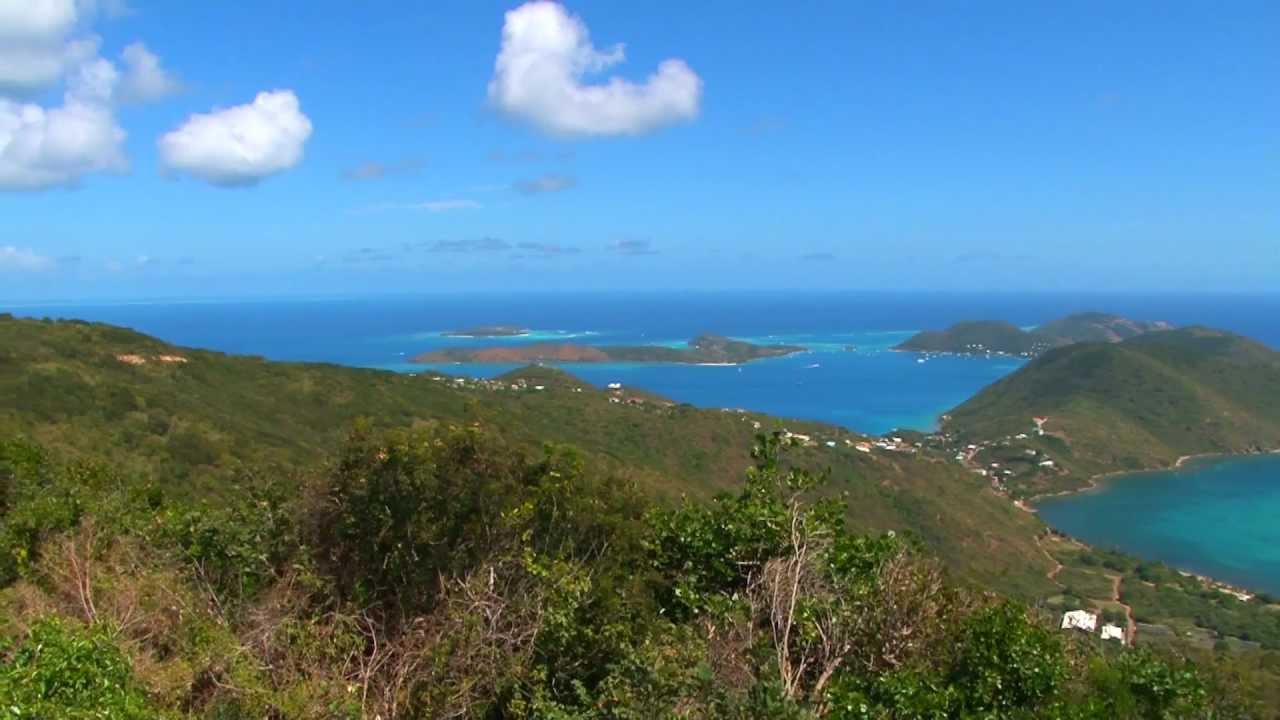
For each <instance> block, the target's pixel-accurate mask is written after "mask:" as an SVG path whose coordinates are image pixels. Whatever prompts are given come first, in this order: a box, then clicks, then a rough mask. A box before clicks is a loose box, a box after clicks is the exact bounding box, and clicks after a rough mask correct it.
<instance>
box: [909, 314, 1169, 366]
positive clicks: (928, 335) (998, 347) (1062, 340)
mask: <svg viewBox="0 0 1280 720" xmlns="http://www.w3.org/2000/svg"><path fill="white" fill-rule="evenodd" d="M1168 329H1170V326H1169V325H1168V324H1167V323H1162V322H1142V321H1138V320H1129V319H1128V318H1123V317H1120V316H1118V315H1108V314H1106V313H1078V314H1076V315H1069V316H1067V317H1065V318H1062V319H1059V320H1054V321H1053V322H1050V323H1046V324H1044V325H1042V326H1040V327H1038V328H1036V329H1034V330H1023V329H1022V328H1019V327H1017V326H1016V325H1012V324H1010V323H1006V322H997V321H976V322H962V323H957V324H955V325H952V326H951V327H950V328H947V329H946V330H941V331H932V330H931V331H925V332H921V333H918V334H916V335H914V336H912V337H911V338H908V339H907V340H906V341H905V342H903V343H902V344H900V345H898V346H897V347H896V348H894V349H895V350H908V351H914V352H937V353H960V354H966V355H986V354H998V355H1018V356H1022V357H1033V356H1035V355H1039V354H1040V353H1043V352H1045V351H1046V350H1049V349H1051V348H1055V347H1061V346H1064V345H1072V344H1075V343H1082V342H1120V341H1122V340H1127V339H1129V338H1132V337H1137V336H1138V335H1142V334H1144V333H1148V332H1153V331H1156V330H1168Z"/></svg>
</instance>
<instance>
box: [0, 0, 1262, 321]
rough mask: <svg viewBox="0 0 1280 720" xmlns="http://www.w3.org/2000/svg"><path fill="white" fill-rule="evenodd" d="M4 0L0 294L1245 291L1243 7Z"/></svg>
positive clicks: (1250, 123) (1249, 127)
mask: <svg viewBox="0 0 1280 720" xmlns="http://www.w3.org/2000/svg"><path fill="white" fill-rule="evenodd" d="M31 2H33V0H0V65H3V64H4V59H5V57H6V54H5V53H6V52H8V53H10V55H11V56H13V57H17V56H18V55H15V54H14V53H24V54H23V55H22V57H24V58H27V57H35V56H36V54H38V53H45V54H46V55H48V56H49V57H56V58H59V60H58V62H59V63H61V64H60V65H57V67H59V68H61V70H60V71H57V72H53V73H52V74H51V73H43V74H42V71H41V69H40V68H42V67H44V66H38V65H36V64H34V63H32V64H21V65H20V64H17V63H16V61H15V62H11V63H10V68H11V69H12V68H18V72H19V73H21V72H27V71H28V70H29V72H28V74H27V76H24V77H9V78H7V79H6V77H5V76H4V72H0V98H3V99H0V300H5V299H7V300H11V301H12V300H24V299H45V298H68V299H74V298H81V297H84V298H88V297H155V296H166V297H172V296H200V297H207V296H235V295H250V294H252V295H262V294H326V293H361V292H434V291H456V290H486V291H488V290H506V289H553V288H572V289H593V288H628V289H630V288H756V287H758V288H850V289H877V288H894V289H901V288H935V289H965V290H988V289H1007V290H1063V289H1070V290H1090V289H1096V290H1100V291H1101V290H1107V291H1111V290H1136V291H1146V290H1154V289H1168V288H1173V289H1178V290H1204V291H1224V290H1226V291H1254V290H1270V289H1274V288H1276V287H1280V5H1277V4H1276V3H1274V2H1256V3H1250V2H1236V3H1230V4H1228V5H1227V6H1224V7H1213V6H1212V4H1209V3H1200V2H1196V3H1178V2H1173V3H1169V2H1161V3H1155V2H1152V3H1143V2H1133V3H1113V2H1098V3H1088V2H1081V3H1069V4H1068V3H1061V4H1050V3H1025V2H1008V3H1000V2H989V3H969V2H930V3H896V2H875V3H872V2H865V3H848V2H804V3H793V4H788V5H778V4H769V5H766V4H763V3H762V4H759V5H756V4H751V3H741V2H727V1H721V0H709V1H706V2H698V3H666V2H654V3H644V4H640V3H616V2H602V1H587V0H584V1H581V2H572V3H568V4H565V5H563V6H551V5H546V6H538V5H530V6H521V5H520V4H519V3H513V2H489V1H486V0H466V1H462V0H458V1H442V2H432V3H383V2H370V3H349V2H323V1H320V2H312V3H309V4H307V5H306V6H305V9H304V8H303V6H300V5H298V4H297V3H292V2H283V1H268V2H262V3H255V4H254V7H253V9H251V10H250V9H246V6H244V5H243V4H240V3H172V2H145V1H144V0H129V4H128V6H127V7H126V6H124V5H122V4H120V3H118V2H116V3H108V2H105V0H98V2H96V3H90V2H87V1H86V0H79V1H78V2H77V0H38V2H36V4H41V3H43V4H44V5H45V6H47V7H46V8H45V9H46V10H48V12H49V15H48V17H47V18H35V17H34V15H33V14H32V13H31V12H28V10H26V9H24V8H27V9H29V8H31V7H33V6H32V5H30V4H29V3H31ZM60 4H65V5H66V6H67V7H65V8H62V7H59V5H60ZM6 5H7V6H9V7H8V8H7V9H6V7H5V6H6ZM509 11H513V12H512V14H511V15H507V13H508V12H509ZM67 12H71V13H72V15H71V16H68V15H67ZM36 20H40V22H36ZM45 20H47V22H45ZM504 28H505V30H504ZM504 32H505V34H504ZM587 32H589V40H588V39H587V36H586V35H585V33H587ZM95 39H96V40H97V42H96V44H94V43H93V41H94V40H95ZM137 43H141V44H142V47H143V48H144V49H143V50H141V51H140V50H138V47H139V46H138V45H137ZM618 43H623V44H624V45H625V53H624V56H620V55H619V54H618V53H616V52H615V51H614V50H613V48H614V46H615V45H617V44H618ZM86 47H89V48H91V49H90V50H85V49H84V48H86ZM129 47H133V48H134V49H133V50H130V51H128V52H126V48H129ZM500 54H501V56H502V57H506V58H507V60H508V61H509V63H508V65H507V66H506V69H505V70H504V69H502V67H500V65H501V64H496V61H497V60H498V59H499V57H500ZM41 57H43V56H41ZM141 58H146V59H149V60H150V61H153V62H150V63H148V62H145V61H144V60H143V59H141ZM672 61H674V62H672ZM93 63H98V64H97V65H93ZM664 63H665V64H664ZM106 66H110V68H111V69H112V70H111V71H110V72H109V71H107V70H103V68H104V67H106ZM88 67H92V68H96V69H97V70H99V71H101V72H98V73H97V74H94V75H92V77H91V76H90V75H89V74H88V73H87V72H86V71H85V70H84V68H88ZM529 67H533V68H534V70H533V71H528V70H527V69H528V68H529ZM660 68H661V69H660ZM0 70H2V69H0ZM112 73H114V74H112ZM11 74H12V73H11ZM655 75H657V76H658V79H657V80H652V79H651V78H652V76H655ZM86 78H88V79H86ZM103 78H107V79H103ZM5 82H8V85H7V86H6V85H5V84H4V83H5ZM610 82H614V83H615V88H614V90H607V91H606V90H600V89H599V88H600V87H602V86H604V85H605V84H607V83H610ZM263 93H265V95H260V94H263ZM255 98H257V99H258V100H257V102H255ZM33 109H38V110H39V111H40V113H44V115H41V114H40V113H37V112H35V110H33ZM60 109H61V110H71V111H74V112H77V113H83V115H75V116H74V119H75V120H76V121H77V122H79V123H80V124H77V125H74V127H76V128H78V130H77V132H80V131H82V130H83V131H85V132H88V131H87V130H85V128H89V129H94V130H101V131H102V132H101V133H100V134H98V135H93V138H96V139H93V140H92V142H91V141H90V140H89V139H85V138H84V137H82V136H81V135H77V136H75V138H73V139H72V140H68V139H67V136H66V135H65V134H59V133H57V132H55V131H54V130H52V129H50V128H55V125H54V120H53V119H51V118H53V117H54V115H56V114H57V113H56V112H54V111H58V110H60ZM6 118H9V120H8V121H7V122H8V125H6ZM14 118H20V119H21V118H25V120H22V122H25V123H26V125H23V126H21V127H19V129H18V130H14V129H13V127H14V126H15V123H16V122H17V121H15V120H13V119H14ZM32 118H43V119H36V120H33V119H32ZM46 119H47V120H48V122H47V123H46V122H45V121H46ZM6 128H8V129H6ZM112 130H115V131H122V132H123V133H124V134H125V137H124V139H123V140H120V139H119V137H118V136H117V135H113V134H112V133H111V132H109V131H112ZM24 132H25V133H27V135H21V133H24ZM33 137H34V138H38V139H39V140H41V142H40V143H32V142H31V138H33ZM246 138H247V139H246ZM73 140H74V143H73V144H74V147H73V148H71V150H67V151H65V152H63V150H62V149H61V148H60V147H59V146H58V145H57V143H58V142H64V141H65V142H73ZM72 151H74V152H72Z"/></svg>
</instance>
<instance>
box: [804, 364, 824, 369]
mask: <svg viewBox="0 0 1280 720" xmlns="http://www.w3.org/2000/svg"><path fill="white" fill-rule="evenodd" d="M819 367H822V365H820V364H818V363H814V364H812V365H805V366H804V369H805V370H812V369H814V368H819Z"/></svg>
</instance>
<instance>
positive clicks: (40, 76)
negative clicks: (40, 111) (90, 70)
mask: <svg viewBox="0 0 1280 720" xmlns="http://www.w3.org/2000/svg"><path fill="white" fill-rule="evenodd" d="M82 10H83V7H82V5H81V4H78V3H76V2H75V0H0V90H5V91H16V92H32V91H35V90H40V89H43V88H45V87H48V86H49V85H52V84H53V83H55V82H57V81H58V80H59V79H60V78H61V77H62V75H63V73H64V72H66V70H67V68H69V67H72V66H74V65H75V63H76V62H77V61H79V60H82V59H84V58H85V57H86V56H92V55H94V54H96V53H97V44H96V42H93V41H92V40H81V41H76V42H70V41H69V39H68V38H69V36H70V35H71V33H72V32H73V31H74V30H75V29H76V28H77V26H78V25H79V24H80V22H81V12H82Z"/></svg>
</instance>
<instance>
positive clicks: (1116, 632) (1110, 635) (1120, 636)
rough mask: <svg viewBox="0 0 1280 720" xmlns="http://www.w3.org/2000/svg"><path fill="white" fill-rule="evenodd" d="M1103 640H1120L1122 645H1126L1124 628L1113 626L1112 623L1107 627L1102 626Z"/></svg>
mask: <svg viewBox="0 0 1280 720" xmlns="http://www.w3.org/2000/svg"><path fill="white" fill-rule="evenodd" d="M1102 639H1103V640H1119V641H1120V644H1121V645H1123V644H1124V628H1122V627H1120V626H1119V625H1112V624H1111V623H1107V624H1106V625H1103V626H1102Z"/></svg>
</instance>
